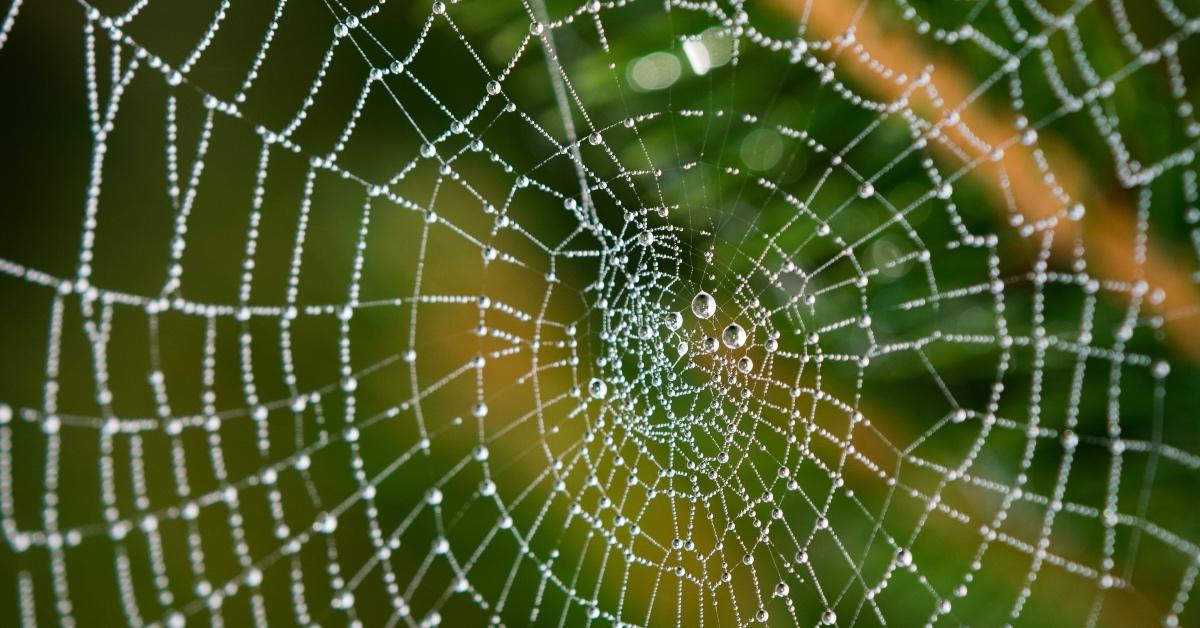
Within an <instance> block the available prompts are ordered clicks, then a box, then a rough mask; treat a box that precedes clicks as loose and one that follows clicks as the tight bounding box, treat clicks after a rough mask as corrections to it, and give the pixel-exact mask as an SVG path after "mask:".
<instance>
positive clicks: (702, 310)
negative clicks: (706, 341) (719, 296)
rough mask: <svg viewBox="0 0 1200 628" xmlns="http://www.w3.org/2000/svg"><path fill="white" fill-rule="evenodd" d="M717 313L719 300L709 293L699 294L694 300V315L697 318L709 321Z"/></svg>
mask: <svg viewBox="0 0 1200 628" xmlns="http://www.w3.org/2000/svg"><path fill="white" fill-rule="evenodd" d="M716 313H717V300H716V299H714V298H713V297H712V295H711V294H709V293H707V292H703V291H702V292H698V293H696V296H695V297H693V298H692V314H695V315H696V318H701V319H707V318H712V315H713V314H716Z"/></svg>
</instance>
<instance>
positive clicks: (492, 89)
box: [487, 81, 500, 96]
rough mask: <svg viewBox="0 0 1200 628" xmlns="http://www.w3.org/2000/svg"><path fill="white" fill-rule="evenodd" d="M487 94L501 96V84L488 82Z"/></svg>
mask: <svg viewBox="0 0 1200 628" xmlns="http://www.w3.org/2000/svg"><path fill="white" fill-rule="evenodd" d="M487 93H489V94H491V95H492V96H496V95H499V94H500V83H499V82H497V81H488V84H487Z"/></svg>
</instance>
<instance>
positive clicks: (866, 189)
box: [858, 181, 875, 198]
mask: <svg viewBox="0 0 1200 628" xmlns="http://www.w3.org/2000/svg"><path fill="white" fill-rule="evenodd" d="M872 196H875V186H874V185H873V184H872V183H871V182H870V181H863V184H862V185H860V186H858V197H859V198H871V197H872Z"/></svg>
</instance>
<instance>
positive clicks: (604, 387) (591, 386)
mask: <svg viewBox="0 0 1200 628" xmlns="http://www.w3.org/2000/svg"><path fill="white" fill-rule="evenodd" d="M588 394H589V395H591V396H592V398H594V399H603V398H605V397H607V396H608V384H606V383H604V380H602V379H600V378H599V377H593V378H592V381H590V382H588Z"/></svg>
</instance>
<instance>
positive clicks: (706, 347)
mask: <svg viewBox="0 0 1200 628" xmlns="http://www.w3.org/2000/svg"><path fill="white" fill-rule="evenodd" d="M700 349H701V350H702V351H704V352H705V353H712V352H713V351H716V350H717V339H716V338H713V337H712V336H705V337H704V340H701V341H700Z"/></svg>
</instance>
